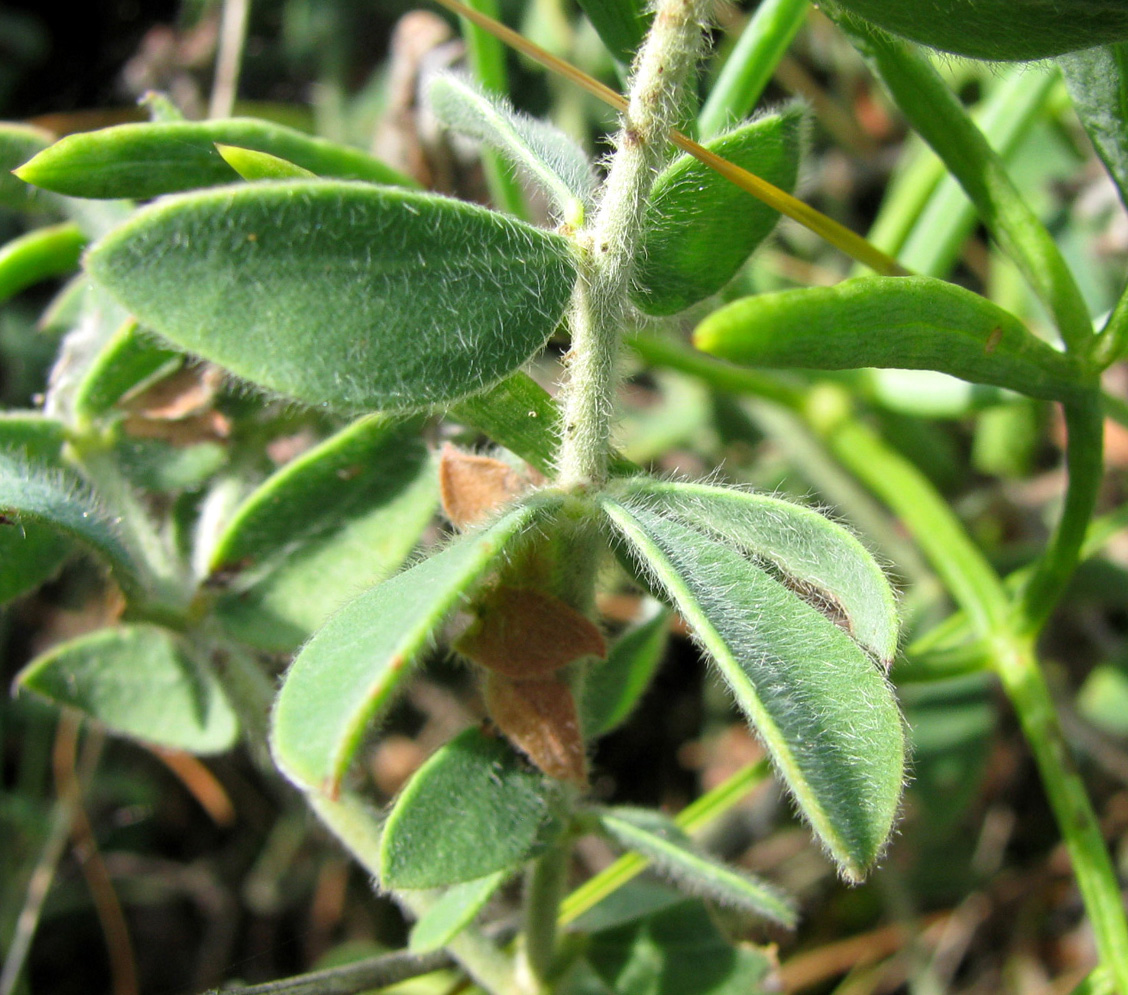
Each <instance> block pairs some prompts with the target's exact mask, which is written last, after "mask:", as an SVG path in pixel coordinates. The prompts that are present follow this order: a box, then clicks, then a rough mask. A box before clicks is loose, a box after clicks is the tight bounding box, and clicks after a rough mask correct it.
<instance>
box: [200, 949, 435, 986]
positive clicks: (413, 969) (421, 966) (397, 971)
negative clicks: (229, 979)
mask: <svg viewBox="0 0 1128 995" xmlns="http://www.w3.org/2000/svg"><path fill="white" fill-rule="evenodd" d="M453 966H454V959H453V958H452V957H451V956H450V954H448V953H445V952H444V951H442V950H436V951H434V952H433V953H429V954H409V953H403V952H397V953H394V954H380V956H378V957H366V958H365V959H364V960H358V961H356V963H354V964H345V965H343V966H342V967H330V968H327V969H326V970H324V971H311V972H309V973H308V974H298V975H295V976H293V977H291V978H283V979H282V980H281V981H267V982H265V983H264V984H261V985H244V986H235V987H231V988H223V989H219V988H213V989H210V990H209V991H208V992H207V993H206V995H357V993H358V992H364V991H369V990H371V989H373V988H384V987H386V986H388V985H395V984H399V982H401V981H407V980H409V979H411V978H417V977H419V976H420V975H422V974H430V973H431V972H432V971H441V970H442V969H443V968H445V967H453Z"/></svg>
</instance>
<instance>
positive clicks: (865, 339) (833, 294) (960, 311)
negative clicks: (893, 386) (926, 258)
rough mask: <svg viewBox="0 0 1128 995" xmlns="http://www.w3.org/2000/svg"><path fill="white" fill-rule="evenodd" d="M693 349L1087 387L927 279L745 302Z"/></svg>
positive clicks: (1028, 385)
mask: <svg viewBox="0 0 1128 995" xmlns="http://www.w3.org/2000/svg"><path fill="white" fill-rule="evenodd" d="M694 342H695V344H696V345H697V347H698V348H699V349H702V350H704V351H705V352H708V353H711V354H713V355H715V356H721V357H722V358H724V359H731V360H733V361H734V362H738V363H745V364H748V365H754V366H768V367H773V366H774V367H806V368H809V369H818V370H846V369H858V368H861V367H885V368H895V369H909V370H938V371H939V372H941V373H948V374H950V375H952V376H955V377H960V378H961V379H963V380H969V381H971V382H972V383H983V384H993V385H994V386H997V387H1007V388H1009V389H1011V390H1016V391H1019V392H1021V393H1023V394H1027V395H1029V396H1030V397H1038V398H1043V399H1047V400H1069V399H1076V398H1080V397H1084V396H1088V395H1089V393H1090V392H1091V390H1092V385H1091V383H1090V378H1089V377H1088V376H1087V374H1086V373H1085V372H1084V369H1083V367H1082V366H1081V364H1080V363H1079V362H1078V361H1077V360H1076V359H1075V358H1074V357H1072V356H1068V355H1065V354H1064V353H1060V352H1057V351H1056V350H1054V349H1053V348H1052V347H1050V346H1049V345H1047V344H1046V343H1045V342H1043V341H1042V340H1041V339H1039V338H1037V337H1036V336H1035V335H1033V334H1032V333H1031V332H1029V331H1027V329H1026V327H1025V326H1024V325H1023V324H1022V322H1020V321H1019V320H1018V319H1017V318H1015V317H1014V316H1013V315H1012V314H1010V313H1009V312H1007V311H1004V310H1003V309H1002V308H1001V307H999V306H998V305H996V304H993V303H991V302H990V301H988V300H987V299H985V298H983V297H980V296H979V295H977V294H973V293H972V292H971V291H969V290H964V289H963V288H962V287H957V286H956V285H955V284H951V283H946V282H944V281H943V280H936V279H933V278H932V277H925V276H917V277H880V276H879V277H864V278H861V279H857V280H848V281H846V282H844V283H840V284H837V285H836V286H833V287H812V288H808V289H803V290H785V291H782V292H780V293H774V294H761V295H759V296H756V297H745V298H743V299H741V300H739V301H734V302H733V303H732V304H729V305H727V306H726V307H723V308H721V309H720V310H718V311H714V312H713V314H711V315H710V316H709V317H708V318H706V319H705V320H704V321H703V322H702V323H701V324H700V325H698V326H697V330H696V331H695V333H694Z"/></svg>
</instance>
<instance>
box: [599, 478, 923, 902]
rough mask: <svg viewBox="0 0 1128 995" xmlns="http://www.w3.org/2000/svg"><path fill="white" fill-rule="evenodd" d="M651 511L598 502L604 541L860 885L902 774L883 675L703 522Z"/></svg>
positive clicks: (896, 725)
mask: <svg viewBox="0 0 1128 995" xmlns="http://www.w3.org/2000/svg"><path fill="white" fill-rule="evenodd" d="M652 504H653V503H652V502H649V503H648V502H647V501H646V500H645V499H639V498H637V497H635V498H632V497H630V496H628V497H626V498H623V499H617V498H614V497H612V496H610V495H608V496H605V497H604V498H603V499H602V507H603V510H604V513H605V514H606V515H607V518H608V520H609V523H610V525H611V528H612V531H613V534H614V535H615V536H616V537H617V539H618V540H619V541H620V542H621V543H622V544H623V545H624V546H625V548H626V550H627V551H628V552H629V554H630V555H631V557H632V558H633V559H634V560H635V561H636V562H637V564H638V567H639V569H640V571H642V572H643V573H644V574H646V575H647V576H648V577H649V579H650V581H651V582H652V584H653V585H654V586H655V587H656V588H658V589H659V590H661V591H663V592H665V594H666V596H667V597H668V598H669V599H670V601H671V603H672V604H673V605H674V607H675V608H677V610H678V611H679V612H680V613H681V615H682V617H683V618H684V619H685V620H686V622H687V623H688V624H689V626H690V628H691V629H692V630H693V633H694V636H695V637H696V639H697V640H698V641H699V642H700V644H701V645H702V647H703V648H704V649H705V651H706V652H707V654H708V655H709V657H710V658H711V659H712V660H713V662H714V663H715V664H716V666H717V668H718V670H719V671H720V673H721V676H722V677H723V678H724V679H725V682H726V683H727V684H728V686H729V688H730V690H731V691H732V693H733V695H734V697H735V698H736V702H737V704H738V705H739V706H740V708H741V710H742V711H743V712H744V713H745V715H746V716H747V717H748V720H749V722H750V723H751V725H752V727H753V728H754V729H755V731H756V733H757V734H758V736H759V737H760V739H761V740H762V742H763V743H764V745H765V746H766V747H767V750H768V753H769V754H770V756H771V758H772V760H773V762H774V764H775V765H776V769H777V770H778V771H779V773H780V775H781V776H782V778H783V780H784V782H785V783H786V784H787V786H788V787H789V789H790V790H791V793H792V795H793V797H794V798H795V801H796V803H797V805H798V807H799V809H800V811H801V812H802V814H803V816H804V817H805V818H806V819H807V820H808V821H809V822H810V824H811V826H812V828H813V829H814V830H815V832H816V833H817V835H818V836H819V838H820V839H821V840H822V842H823V844H824V845H825V846H826V848H827V851H828V852H829V853H830V855H831V856H832V858H833V859H834V860H835V862H836V863H837V865H838V868H839V871H840V873H841V874H842V875H843V876H844V877H845V878H847V879H848V880H852V881H857V880H860V879H861V878H862V877H864V876H865V873H866V871H867V870H868V869H869V868H870V867H871V866H872V865H873V863H874V862H875V861H876V860H877V859H878V858H879V857H880V855H881V853H882V851H883V849H884V846H885V843H886V840H887V839H888V837H889V833H890V831H891V829H892V825H893V820H894V818H895V816H896V814H897V809H898V806H899V803H900V798H901V789H902V782H903V777H904V774H903V771H904V754H905V742H904V734H903V730H902V726H901V716H900V713H899V711H898V709H897V704H896V701H895V700H894V697H893V693H892V690H891V689H890V687H889V685H888V684H887V683H886V681H885V677H884V675H883V673H882V672H881V670H880V669H879V668H878V666H877V665H876V664H875V662H874V660H873V659H872V658H871V656H870V655H869V654H868V653H867V652H866V651H865V650H863V649H862V647H861V646H860V645H859V644H858V643H857V642H856V641H855V640H854V639H853V638H852V637H851V636H850V635H849V634H848V632H847V631H846V630H845V629H844V628H842V627H840V626H839V625H838V624H836V622H835V621H833V620H832V619H831V618H828V617H827V616H826V615H824V614H823V613H822V612H821V611H819V610H818V608H816V607H814V606H812V605H811V604H809V603H808V602H807V601H805V600H804V599H803V598H801V597H800V596H799V595H798V594H797V593H795V591H794V590H792V589H791V586H789V585H787V584H785V583H783V582H781V581H780V580H777V579H775V578H774V577H772V576H770V575H769V573H767V572H766V571H765V570H764V569H762V568H761V567H760V566H758V565H757V564H756V563H754V562H753V561H751V560H749V559H748V558H747V557H746V555H745V554H744V553H742V552H740V551H739V548H733V546H732V544H731V543H729V542H728V541H725V540H719V539H718V538H717V536H716V535H715V534H711V533H710V530H709V528H708V526H707V525H701V526H700V527H696V528H695V527H691V526H689V525H686V524H683V522H682V521H681V520H680V517H679V516H678V515H677V514H674V515H669V514H666V513H664V510H663V509H659V510H655V509H654V508H653V506H652ZM828 553H829V555H834V554H833V552H830V551H828ZM785 579H786V578H785Z"/></svg>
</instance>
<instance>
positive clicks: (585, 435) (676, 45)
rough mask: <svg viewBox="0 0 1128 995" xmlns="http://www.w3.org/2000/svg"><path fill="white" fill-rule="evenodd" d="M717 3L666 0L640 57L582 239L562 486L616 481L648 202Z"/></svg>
mask: <svg viewBox="0 0 1128 995" xmlns="http://www.w3.org/2000/svg"><path fill="white" fill-rule="evenodd" d="M710 6H711V5H710V3H709V2H708V0H663V2H662V3H660V4H659V5H658V9H657V11H656V13H655V17H654V26H653V27H652V28H651V30H650V32H649V34H648V35H647V36H646V40H645V42H644V43H643V46H642V49H641V50H640V52H639V55H638V59H637V60H636V62H635V69H634V75H633V76H632V78H631V84H630V88H629V91H628V99H627V109H626V112H625V114H624V116H623V123H622V127H621V129H620V131H619V134H618V135H617V136H616V139H615V145H616V152H615V155H614V157H613V158H612V160H611V168H610V170H609V172H608V174H607V181H606V182H605V183H604V185H603V190H602V195H601V200H600V204H599V208H598V209H597V210H596V212H595V216H594V218H593V219H592V222H591V224H590V226H587V227H585V228H583V229H582V230H581V231H579V232H577V234H576V243H577V245H578V246H579V248H580V275H579V279H578V280H577V281H576V287H575V291H574V292H573V295H572V305H571V310H570V312H569V323H570V326H571V332H572V349H571V351H570V352H569V354H568V361H567V381H566V383H565V385H564V389H563V392H562V396H561V407H562V409H563V412H564V425H563V438H562V439H561V445H560V455H559V458H558V461H557V465H558V467H559V474H558V478H557V479H558V482H559V484H560V486H561V487H564V488H579V487H586V486H592V485H595V486H598V485H599V484H601V483H602V482H603V481H605V480H606V478H607V468H608V462H609V458H610V449H611V446H610V440H611V418H612V414H613V412H614V409H615V391H616V386H617V382H618V381H617V375H616V362H617V359H618V349H619V338H620V335H621V333H622V325H623V320H624V317H625V315H626V309H627V296H628V291H629V289H630V280H631V274H632V271H633V267H634V261H635V258H636V256H637V254H638V245H639V239H640V237H641V234H642V230H643V220H644V217H645V213H646V206H647V199H648V197H649V194H650V187H651V185H652V184H653V182H654V177H655V175H656V173H657V171H658V169H659V167H660V166H661V165H662V163H663V161H664V159H665V156H666V148H667V144H666V136H667V134H668V133H669V132H670V130H671V128H672V127H673V125H674V124H675V123H676V121H677V117H678V114H679V113H680V111H681V109H682V103H683V100H684V95H685V87H686V84H687V81H688V79H689V77H690V74H691V72H692V70H693V69H694V67H695V66H696V63H697V59H698V57H699V55H700V53H701V50H702V46H703V44H704V41H703V32H702V30H701V28H702V25H703V24H704V23H705V20H706V17H707V15H708V12H709V9H710Z"/></svg>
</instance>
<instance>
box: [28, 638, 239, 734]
mask: <svg viewBox="0 0 1128 995" xmlns="http://www.w3.org/2000/svg"><path fill="white" fill-rule="evenodd" d="M16 680H17V684H18V685H19V686H20V687H22V688H26V689H27V690H29V691H34V692H35V693H37V694H41V695H43V696H44V697H47V698H50V699H51V700H52V701H54V702H56V703H57V704H59V705H67V706H69V707H71V708H77V709H78V710H79V711H81V712H82V713H83V714H85V715H87V716H89V717H90V718H92V719H95V720H96V721H98V722H101V723H102V724H103V725H105V726H106V727H107V728H108V729H109V730H110V731H111V732H114V733H117V734H119V735H122V736H130V737H132V738H134V739H140V740H143V741H144V742H147V743H154V744H156V745H158V746H166V747H171V748H173V749H178V750H188V751H189V752H191V753H205V754H206V753H220V752H222V751H223V750H226V749H229V748H230V747H231V746H233V745H234V743H235V739H236V737H237V735H238V732H239V723H238V720H237V719H236V717H235V713H234V712H233V711H232V709H231V706H230V704H229V703H228V701H227V698H226V697H225V695H224V693H223V689H222V688H221V687H220V685H219V683H218V681H217V680H216V678H215V676H214V675H213V674H212V673H211V672H210V671H208V670H207V669H205V668H204V667H203V666H202V665H201V664H200V663H198V662H197V661H196V660H195V659H194V658H193V656H192V654H191V653H190V652H189V651H188V649H187V647H186V646H185V645H184V643H183V642H182V641H181V639H180V637H179V636H176V635H174V634H173V633H171V632H169V631H168V630H166V629H162V628H159V627H157V626H155V625H119V626H116V627H114V628H111V629H101V630H99V631H98V632H94V633H91V634H90V635H86V636H80V637H78V638H77V639H72V640H69V641H68V642H65V643H63V644H62V645H60V646H57V647H55V648H54V649H52V650H51V651H50V652H48V653H45V654H44V655H43V656H41V657H39V658H38V659H36V660H33V661H32V662H31V663H30V664H28V666H27V667H25V668H24V670H23V671H22V672H21V673H20V675H19V677H18V678H17V679H16Z"/></svg>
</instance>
